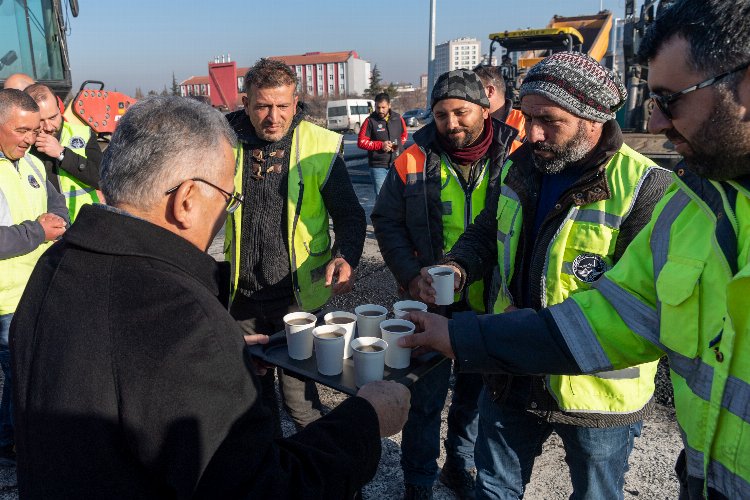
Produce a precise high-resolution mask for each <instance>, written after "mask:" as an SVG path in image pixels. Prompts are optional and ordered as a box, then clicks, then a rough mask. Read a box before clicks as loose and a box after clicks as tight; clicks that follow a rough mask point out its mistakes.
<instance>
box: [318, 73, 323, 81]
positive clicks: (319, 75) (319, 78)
mask: <svg viewBox="0 0 750 500" xmlns="http://www.w3.org/2000/svg"><path fill="white" fill-rule="evenodd" d="M318 81H319V82H322V81H323V73H318Z"/></svg>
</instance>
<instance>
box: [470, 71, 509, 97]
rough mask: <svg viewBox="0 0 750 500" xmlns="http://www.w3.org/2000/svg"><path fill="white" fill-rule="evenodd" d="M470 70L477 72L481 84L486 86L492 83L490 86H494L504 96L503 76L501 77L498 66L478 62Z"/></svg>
mask: <svg viewBox="0 0 750 500" xmlns="http://www.w3.org/2000/svg"><path fill="white" fill-rule="evenodd" d="M472 71H473V72H474V73H476V74H477V76H478V77H479V79H480V80H482V85H484V86H485V87H486V86H487V85H490V84H492V86H493V87H495V90H497V91H498V92H499V93H500V94H502V95H503V96H505V90H506V89H505V78H503V74H502V72H501V71H500V67H499V66H488V65H486V64H480V65H478V66H477V67H475V68H474V69H473V70H472Z"/></svg>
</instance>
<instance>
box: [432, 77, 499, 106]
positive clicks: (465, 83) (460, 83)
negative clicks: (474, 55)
mask: <svg viewBox="0 0 750 500" xmlns="http://www.w3.org/2000/svg"><path fill="white" fill-rule="evenodd" d="M443 99H462V100H464V101H469V102H472V103H474V104H478V105H479V106H482V107H483V108H489V107H490V100H489V99H488V98H487V94H485V93H484V85H482V80H480V79H479V77H478V76H477V75H476V73H474V72H473V71H469V70H468V69H457V70H454V71H448V72H447V73H443V74H442V75H440V77H439V78H438V79H437V81H436V82H435V86H434V87H433V88H432V103H431V105H430V108H434V107H435V104H437V102H438V101H442V100H443Z"/></svg>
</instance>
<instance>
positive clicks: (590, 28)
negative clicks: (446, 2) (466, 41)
mask: <svg viewBox="0 0 750 500" xmlns="http://www.w3.org/2000/svg"><path fill="white" fill-rule="evenodd" d="M611 29H612V14H611V13H610V12H609V11H606V10H605V11H602V12H600V13H598V14H594V15H589V16H575V17H563V16H554V17H553V18H552V20H551V21H550V22H549V24H548V25H547V27H546V28H542V29H527V30H517V31H504V32H500V33H491V34H490V35H489V38H490V40H491V43H490V60H492V54H493V52H494V51H495V47H496V46H497V45H499V46H501V47H503V48H504V49H505V51H506V53H505V55H504V56H503V60H502V64H501V65H500V67H501V69H502V72H503V77H504V78H505V82H506V87H507V89H508V90H509V91H510V96H512V98H516V96H517V90H518V88H519V87H520V82H521V81H522V80H523V76H524V75H525V74H526V72H527V71H528V69H529V68H531V67H532V66H534V65H535V64H536V63H538V62H539V61H541V60H542V59H544V58H545V57H547V56H549V55H551V54H553V53H555V52H562V51H567V52H571V51H577V52H585V53H587V54H588V55H590V56H591V57H593V58H594V59H596V60H597V61H600V60H601V59H602V58H603V57H604V55H605V54H606V53H607V48H608V46H609V33H610V31H611ZM513 53H519V54H517V57H515V58H513V57H512V56H511V55H512V54H513ZM514 59H515V61H514Z"/></svg>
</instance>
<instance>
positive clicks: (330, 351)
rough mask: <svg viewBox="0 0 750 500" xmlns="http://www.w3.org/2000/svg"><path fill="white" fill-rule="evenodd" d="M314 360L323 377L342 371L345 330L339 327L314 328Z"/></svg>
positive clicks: (324, 326)
mask: <svg viewBox="0 0 750 500" xmlns="http://www.w3.org/2000/svg"><path fill="white" fill-rule="evenodd" d="M312 334H313V343H314V344H315V360H316V361H317V363H318V371H319V372H320V373H322V374H323V375H338V374H340V373H341V372H342V371H343V370H344V337H345V336H346V330H345V329H344V328H343V327H342V326H340V325H323V326H316V327H315V328H314V329H313V332H312Z"/></svg>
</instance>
